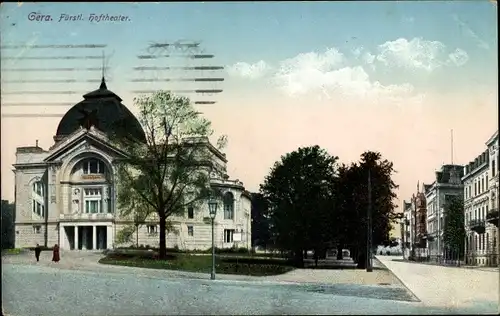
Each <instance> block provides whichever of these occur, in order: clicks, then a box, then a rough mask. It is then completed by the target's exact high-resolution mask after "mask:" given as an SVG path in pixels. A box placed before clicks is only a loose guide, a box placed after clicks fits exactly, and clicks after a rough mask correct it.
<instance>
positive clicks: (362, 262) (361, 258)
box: [357, 251, 367, 269]
mask: <svg viewBox="0 0 500 316" xmlns="http://www.w3.org/2000/svg"><path fill="white" fill-rule="evenodd" d="M366 262H367V261H366V251H361V252H360V253H359V254H358V266H357V268H358V269H366Z"/></svg>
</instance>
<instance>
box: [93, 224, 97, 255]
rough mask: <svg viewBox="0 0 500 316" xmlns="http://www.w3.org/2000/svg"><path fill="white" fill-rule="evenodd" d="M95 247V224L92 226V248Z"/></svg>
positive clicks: (94, 248)
mask: <svg viewBox="0 0 500 316" xmlns="http://www.w3.org/2000/svg"><path fill="white" fill-rule="evenodd" d="M96 249H97V226H95V225H94V226H92V250H96Z"/></svg>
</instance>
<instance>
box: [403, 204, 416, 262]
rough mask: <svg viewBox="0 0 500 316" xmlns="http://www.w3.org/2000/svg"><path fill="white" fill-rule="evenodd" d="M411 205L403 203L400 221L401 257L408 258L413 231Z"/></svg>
mask: <svg viewBox="0 0 500 316" xmlns="http://www.w3.org/2000/svg"><path fill="white" fill-rule="evenodd" d="M414 223H415V222H414V220H413V204H412V203H411V202H407V201H403V220H402V221H401V239H402V242H403V243H402V245H403V247H402V248H403V249H402V250H403V256H404V257H405V258H409V256H410V251H411V244H412V240H413V231H414Z"/></svg>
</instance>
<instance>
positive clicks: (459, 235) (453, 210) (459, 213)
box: [443, 196, 466, 254]
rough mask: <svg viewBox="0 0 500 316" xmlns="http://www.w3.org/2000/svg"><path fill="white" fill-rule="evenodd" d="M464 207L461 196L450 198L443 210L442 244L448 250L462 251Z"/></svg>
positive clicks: (463, 245) (464, 233)
mask: <svg viewBox="0 0 500 316" xmlns="http://www.w3.org/2000/svg"><path fill="white" fill-rule="evenodd" d="M464 220H465V218H464V205H463V199H462V198H461V196H453V197H451V198H450V199H449V200H448V201H447V203H446V205H445V210H444V225H443V242H444V244H445V247H446V248H447V249H450V250H455V251H457V250H458V251H461V254H462V253H463V251H464V247H465V237H466V232H465V227H464Z"/></svg>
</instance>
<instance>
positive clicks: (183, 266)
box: [99, 251, 294, 276]
mask: <svg viewBox="0 0 500 316" xmlns="http://www.w3.org/2000/svg"><path fill="white" fill-rule="evenodd" d="M99 263H102V264H113V265H122V266H129V267H139V268H150V269H166V270H179V271H188V272H201V273H210V271H211V267H212V256H210V255H208V256H203V255H202V256H199V255H198V256H197V255H190V254H182V253H177V254H169V257H168V259H167V260H158V259H154V258H152V254H151V252H149V253H147V252H138V251H135V252H133V253H112V254H108V255H107V256H106V257H104V258H102V259H101V260H99ZM215 268H216V271H217V273H222V274H239V275H251V276H266V275H277V274H283V273H286V272H288V271H292V270H293V269H294V268H293V267H292V266H291V265H289V264H287V263H286V262H285V261H283V260H274V259H255V258H244V257H236V256H235V257H233V256H227V255H225V256H223V257H221V256H216V260H215Z"/></svg>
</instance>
